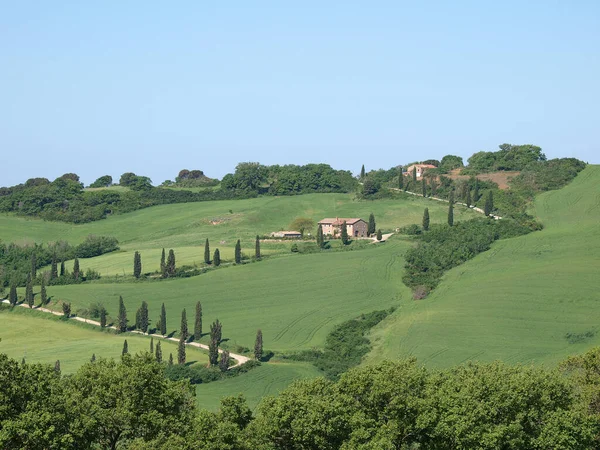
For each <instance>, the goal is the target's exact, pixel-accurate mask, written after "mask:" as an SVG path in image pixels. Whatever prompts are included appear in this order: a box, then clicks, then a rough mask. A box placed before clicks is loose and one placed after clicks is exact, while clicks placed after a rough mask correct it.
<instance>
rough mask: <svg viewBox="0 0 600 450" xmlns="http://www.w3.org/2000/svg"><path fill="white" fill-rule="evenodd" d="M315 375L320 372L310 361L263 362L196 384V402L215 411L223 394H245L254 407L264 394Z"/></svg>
mask: <svg viewBox="0 0 600 450" xmlns="http://www.w3.org/2000/svg"><path fill="white" fill-rule="evenodd" d="M318 376H321V373H320V372H319V371H318V370H317V369H316V368H315V367H314V366H313V365H312V364H309V363H299V362H296V363H264V364H263V365H262V366H260V367H257V368H255V369H252V370H251V371H250V372H248V373H245V374H243V375H240V376H238V377H234V378H227V379H224V380H221V381H215V382H213V383H208V384H199V385H197V386H196V402H197V403H198V406H199V407H201V408H205V409H208V410H210V411H216V410H218V409H219V406H220V402H221V398H222V397H226V396H228V395H238V394H244V396H245V397H246V401H247V402H248V405H249V406H250V407H251V408H252V409H254V408H255V407H256V405H257V404H258V402H259V401H260V400H261V399H262V398H263V397H264V396H267V395H276V394H277V393H279V392H280V391H281V390H283V389H285V388H286V387H287V386H288V385H289V384H290V383H291V382H292V381H295V380H300V379H305V378H315V377H318Z"/></svg>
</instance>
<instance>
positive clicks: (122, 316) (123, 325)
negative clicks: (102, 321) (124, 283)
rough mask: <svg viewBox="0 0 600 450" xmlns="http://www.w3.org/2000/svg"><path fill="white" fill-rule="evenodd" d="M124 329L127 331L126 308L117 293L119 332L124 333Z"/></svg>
mask: <svg viewBox="0 0 600 450" xmlns="http://www.w3.org/2000/svg"><path fill="white" fill-rule="evenodd" d="M125 331H127V310H126V309H125V303H123V297H121V296H120V295H119V332H121V333H124V332H125Z"/></svg>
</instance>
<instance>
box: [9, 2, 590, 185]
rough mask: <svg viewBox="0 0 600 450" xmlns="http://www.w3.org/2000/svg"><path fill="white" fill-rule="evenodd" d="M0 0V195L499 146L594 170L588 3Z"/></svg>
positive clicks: (385, 160) (385, 162) (348, 164)
mask: <svg viewBox="0 0 600 450" xmlns="http://www.w3.org/2000/svg"><path fill="white" fill-rule="evenodd" d="M291 3H292V2H283V1H272V2H268V1H259V2H248V1H230V2H204V1H178V2H153V1H147V0H146V1H103V2H86V1H72V2H66V1H53V2H40V1H26V0H23V1H13V2H9V1H4V2H2V7H1V8H0V11H1V12H0V57H1V59H0V149H1V152H2V153H1V154H2V171H1V174H0V177H1V178H0V186H2V185H12V184H16V183H19V182H23V181H25V180H26V179H27V178H30V177H33V176H43V177H47V178H50V179H53V178H55V177H57V176H59V175H61V174H63V173H65V172H76V173H78V174H79V175H80V176H81V178H82V180H83V181H84V182H85V183H86V184H87V183H90V182H92V181H93V180H94V179H95V178H97V177H98V176H101V175H104V174H110V175H112V176H113V177H114V178H116V179H117V180H118V177H119V176H120V174H121V173H123V172H126V171H132V172H135V173H137V174H139V175H146V176H150V178H152V180H153V182H154V183H155V184H159V183H160V182H162V181H163V180H165V179H174V178H175V176H176V174H177V172H178V171H179V170H180V169H183V168H187V169H201V170H204V171H205V173H206V174H207V175H208V176H217V177H222V176H223V175H224V174H225V173H227V172H232V171H233V169H234V167H235V165H236V163H238V162H240V161H259V162H261V163H264V164H274V163H279V164H289V163H297V164H301V163H307V162H326V163H329V164H331V165H333V166H334V167H336V168H343V169H349V170H352V171H353V172H354V173H357V172H358V171H359V169H360V166H361V164H363V163H364V164H365V166H366V167H367V170H369V169H372V168H380V167H382V168H389V167H392V166H394V165H397V164H402V163H406V162H409V161H413V160H423V159H427V158H438V159H439V158H441V157H442V156H443V155H445V154H458V155H460V156H463V157H464V158H465V159H466V158H467V157H469V156H470V155H471V154H472V153H474V152H476V151H479V150H495V149H497V145H499V144H501V143H503V142H509V143H514V144H524V143H530V144H536V145H539V146H541V147H542V148H543V150H544V151H545V153H546V154H547V156H548V157H550V158H551V157H559V156H575V157H578V158H580V159H583V160H585V161H589V162H594V163H600V144H599V142H600V139H599V138H600V136H599V133H600V114H599V105H600V2H599V1H597V0H591V1H577V0H574V1H560V2H558V1H551V0H544V1H527V2H524V1H503V2H488V1H471V2H465V1H439V2H414V1H411V2H401V1H389V2H386V1H380V2H364V1H361V2H358V1H356V2H354V1H330V2H323V1H314V2H312V1H303V2H294V3H295V4H296V5H295V6H291V5H290V4H291Z"/></svg>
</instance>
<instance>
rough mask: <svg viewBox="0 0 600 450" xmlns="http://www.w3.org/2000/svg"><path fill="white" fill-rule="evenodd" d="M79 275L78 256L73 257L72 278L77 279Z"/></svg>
mask: <svg viewBox="0 0 600 450" xmlns="http://www.w3.org/2000/svg"><path fill="white" fill-rule="evenodd" d="M79 275H80V272H79V258H75V261H73V278H74V279H75V280H77V281H79Z"/></svg>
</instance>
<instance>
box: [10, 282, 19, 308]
mask: <svg viewBox="0 0 600 450" xmlns="http://www.w3.org/2000/svg"><path fill="white" fill-rule="evenodd" d="M8 301H9V303H10V305H11V306H15V305H16V304H17V301H18V297H17V282H16V280H11V281H10V291H9V293H8Z"/></svg>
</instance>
